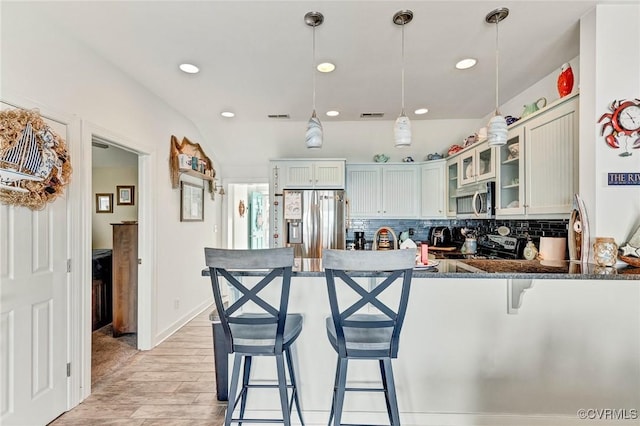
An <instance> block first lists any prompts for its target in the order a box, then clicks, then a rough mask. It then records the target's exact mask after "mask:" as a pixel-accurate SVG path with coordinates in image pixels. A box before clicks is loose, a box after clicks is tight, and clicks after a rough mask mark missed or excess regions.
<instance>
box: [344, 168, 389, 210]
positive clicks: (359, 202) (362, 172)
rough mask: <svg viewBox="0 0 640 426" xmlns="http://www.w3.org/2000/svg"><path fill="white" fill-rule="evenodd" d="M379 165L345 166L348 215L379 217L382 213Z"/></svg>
mask: <svg viewBox="0 0 640 426" xmlns="http://www.w3.org/2000/svg"><path fill="white" fill-rule="evenodd" d="M381 173H382V172H381V169H380V166H367V165H357V166H348V167H347V197H348V199H349V216H350V217H352V218H353V217H355V218H361V217H379V216H380V215H381V214H382V209H381V205H382V198H381V195H382V187H381V183H382V178H381Z"/></svg>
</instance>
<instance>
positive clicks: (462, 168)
mask: <svg viewBox="0 0 640 426" xmlns="http://www.w3.org/2000/svg"><path fill="white" fill-rule="evenodd" d="M475 158H476V151H475V150H474V149H472V150H469V151H467V152H464V153H462V154H460V156H459V157H458V171H459V176H458V186H463V185H467V184H470V183H474V182H475V181H476V168H475Z"/></svg>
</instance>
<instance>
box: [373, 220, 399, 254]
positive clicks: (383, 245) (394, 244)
mask: <svg viewBox="0 0 640 426" xmlns="http://www.w3.org/2000/svg"><path fill="white" fill-rule="evenodd" d="M372 248H373V250H390V249H397V248H398V237H397V236H396V233H395V232H393V229H391V228H387V227H386V226H383V227H382V228H379V229H378V230H377V231H376V234H375V235H374V236H373V247H372Z"/></svg>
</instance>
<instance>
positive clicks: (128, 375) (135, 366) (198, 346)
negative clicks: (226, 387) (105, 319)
mask: <svg viewBox="0 0 640 426" xmlns="http://www.w3.org/2000/svg"><path fill="white" fill-rule="evenodd" d="M225 406H226V404H225V403H223V402H220V401H218V400H217V399H216V386H215V375H214V362H213V339H212V333H211V322H210V321H209V310H205V312H203V313H202V314H200V315H198V316H197V317H196V318H194V319H193V320H191V321H190V322H189V323H188V324H186V325H185V326H184V327H182V328H181V329H180V330H179V331H177V332H176V333H175V334H174V335H172V336H171V337H170V338H168V339H167V340H165V341H164V342H162V343H161V344H160V345H158V346H156V347H155V348H153V349H152V350H150V351H141V352H138V353H137V354H136V355H134V356H132V357H131V358H130V359H129V360H128V361H127V362H126V363H125V365H124V366H123V367H122V368H120V370H119V371H118V372H116V373H113V374H111V375H108V376H106V377H104V378H103V379H101V380H99V381H98V382H97V383H95V384H94V386H93V390H92V393H91V395H90V396H89V398H87V399H86V400H84V401H83V402H82V403H81V404H80V405H78V406H77V407H75V408H74V409H72V410H71V411H68V412H67V413H65V414H63V415H62V416H60V417H58V418H57V419H56V420H55V421H53V422H52V423H50V425H54V426H65V425H144V426H149V425H158V426H160V425H176V426H180V425H189V426H199V425H208V426H212V425H215V426H218V425H222V424H223V422H224V412H225Z"/></svg>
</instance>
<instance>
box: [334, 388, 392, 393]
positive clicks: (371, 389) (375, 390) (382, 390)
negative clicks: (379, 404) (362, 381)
mask: <svg viewBox="0 0 640 426" xmlns="http://www.w3.org/2000/svg"><path fill="white" fill-rule="evenodd" d="M344 390H345V391H349V392H384V391H385V390H384V388H344Z"/></svg>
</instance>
